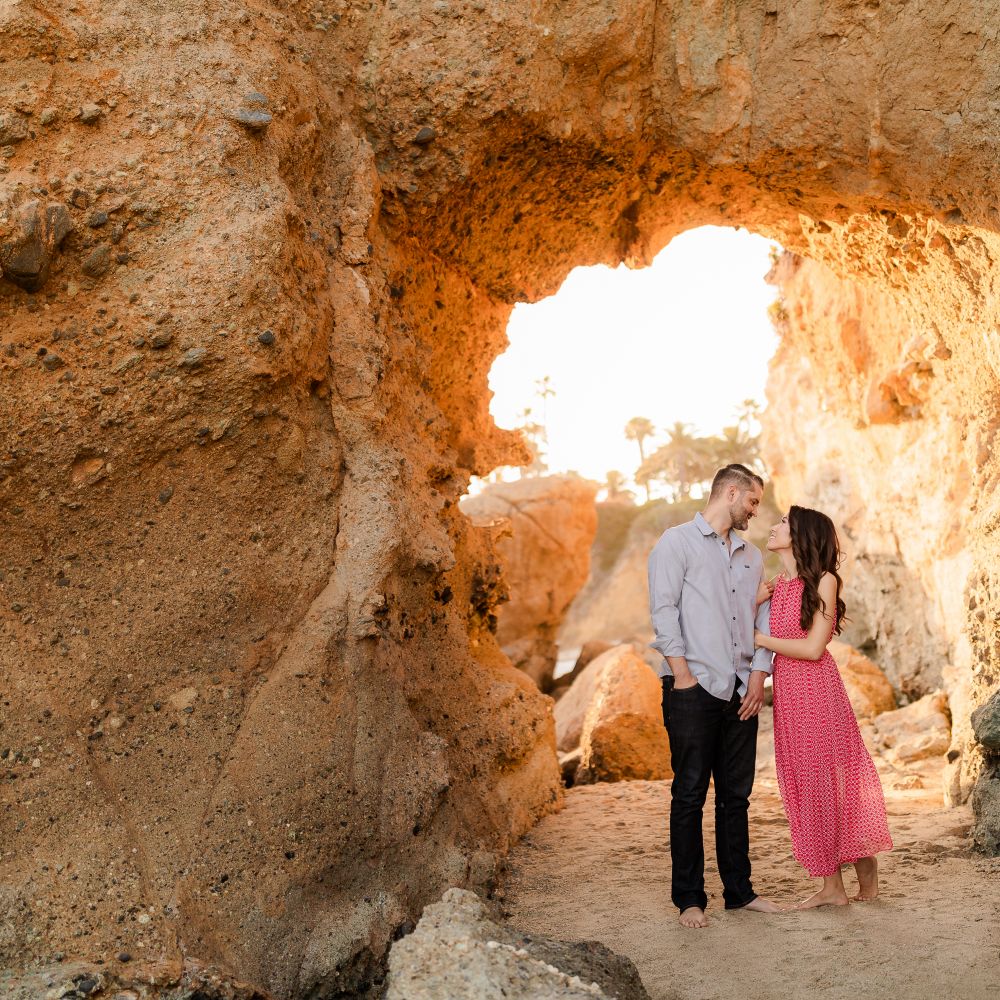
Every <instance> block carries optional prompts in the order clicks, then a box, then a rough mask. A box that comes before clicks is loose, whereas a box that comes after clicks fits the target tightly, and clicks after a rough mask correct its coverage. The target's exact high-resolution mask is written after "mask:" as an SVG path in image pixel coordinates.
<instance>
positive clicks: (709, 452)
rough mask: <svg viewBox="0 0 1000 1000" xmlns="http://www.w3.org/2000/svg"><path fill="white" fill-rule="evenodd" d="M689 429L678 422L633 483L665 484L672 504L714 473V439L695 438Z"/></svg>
mask: <svg viewBox="0 0 1000 1000" xmlns="http://www.w3.org/2000/svg"><path fill="white" fill-rule="evenodd" d="M691 430H692V429H691V425H690V424H686V423H684V422H683V421H681V420H678V421H677V422H676V423H675V424H674V425H673V427H670V428H668V429H667V435H668V440H667V443H666V444H662V445H660V447H659V448H657V449H656V451H654V452H653V454H652V455H650V456H649V458H648V459H647V460H646V461H645V462H643V463H642V465H641V466H640V467H639V471H638V472H637V473H636V482H640V481H645V482H647V483H648V482H649V480H651V479H658V480H660V481H661V482H663V483H665V484H667V486H668V487H669V488H670V492H671V494H672V495H673V497H674V499H675V500H686V499H688V498H689V497H690V496H691V490H692V489H693V488H694V487H695V486H696V485H698V484H704V483H705V482H706V481H707V480H709V479H711V477H712V473H713V472H714V471H715V462H716V457H715V449H714V448H713V443H714V439H712V438H702V437H696V436H695V435H694V434H693V433H692V432H691Z"/></svg>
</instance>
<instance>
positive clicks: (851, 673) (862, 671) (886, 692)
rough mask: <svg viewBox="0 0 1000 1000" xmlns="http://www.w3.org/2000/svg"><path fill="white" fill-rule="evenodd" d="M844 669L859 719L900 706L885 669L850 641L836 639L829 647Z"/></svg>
mask: <svg viewBox="0 0 1000 1000" xmlns="http://www.w3.org/2000/svg"><path fill="white" fill-rule="evenodd" d="M829 649H830V652H831V653H832V654H833V658H834V660H836V661H837V668H838V669H839V670H840V676H841V679H842V680H843V682H844V687H845V688H847V697H848V698H850V700H851V708H853V709H854V714H855V715H856V716H857V717H858V718H859V719H867V718H871V717H872V716H875V715H880V714H881V713H882V712H891V711H893V710H894V709H895V707H896V695H895V693H894V692H893V690H892V685H891V684H890V683H889V679H888V678H887V677H886V676H885V674H884V673H883V672H882V670H881V669H880V668H879V667H878V666H877V665H876V664H875V663H873V662H872V661H871V660H869V659H868V657H867V656H865V655H864V654H863V653H860V652H858V650H856V649H855V648H854V647H853V646H849V645H848V644H847V643H846V642H840V641H839V640H838V639H834V640H833V641H832V642H831V643H830V646H829Z"/></svg>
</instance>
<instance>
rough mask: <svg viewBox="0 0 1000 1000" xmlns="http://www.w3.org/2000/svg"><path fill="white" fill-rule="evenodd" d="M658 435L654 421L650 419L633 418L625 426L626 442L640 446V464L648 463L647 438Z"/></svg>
mask: <svg viewBox="0 0 1000 1000" xmlns="http://www.w3.org/2000/svg"><path fill="white" fill-rule="evenodd" d="M655 433H656V427H655V426H654V425H653V421H652V420H650V419H649V418H648V417H633V418H632V419H631V420H630V421H629V422H628V423H627V424H626V425H625V440H626V441H634V442H635V443H636V444H637V445H638V446H639V464H640V465H641V464H642V463H643V462H645V461H646V449H645V441H646V438H648V437H652V436H653V435H654V434H655Z"/></svg>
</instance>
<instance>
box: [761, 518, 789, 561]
mask: <svg viewBox="0 0 1000 1000" xmlns="http://www.w3.org/2000/svg"><path fill="white" fill-rule="evenodd" d="M791 547H792V532H791V530H790V529H789V527H788V515H787V514H786V515H785V516H784V517H783V518H782V519H781V520H780V521H779V522H778V523H777V524H776V525H774V527H772V528H771V533H770V534H769V535H768V536H767V548H768V551H769V552H778V551H780V550H781V549H790V548H791Z"/></svg>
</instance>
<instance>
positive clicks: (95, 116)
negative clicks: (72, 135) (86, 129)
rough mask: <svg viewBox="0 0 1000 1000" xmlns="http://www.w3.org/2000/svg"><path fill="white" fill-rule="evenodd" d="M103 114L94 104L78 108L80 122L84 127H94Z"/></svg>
mask: <svg viewBox="0 0 1000 1000" xmlns="http://www.w3.org/2000/svg"><path fill="white" fill-rule="evenodd" d="M102 114H103V112H102V111H101V109H100V108H99V107H98V106H97V105H96V104H84V105H83V107H81V108H80V121H82V122H83V124H84V125H96V124H97V122H99V121H100V120H101V115H102Z"/></svg>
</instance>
